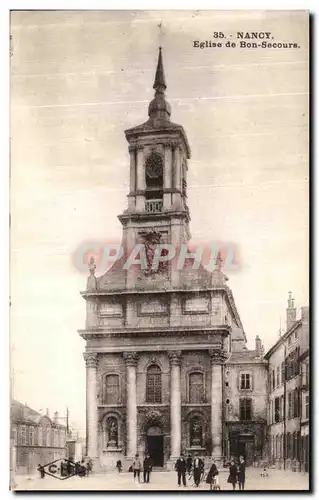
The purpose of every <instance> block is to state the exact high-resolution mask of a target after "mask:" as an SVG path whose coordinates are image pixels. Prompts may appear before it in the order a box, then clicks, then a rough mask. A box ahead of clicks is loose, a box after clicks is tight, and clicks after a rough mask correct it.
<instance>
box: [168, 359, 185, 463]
mask: <svg viewBox="0 0 319 500" xmlns="http://www.w3.org/2000/svg"><path fill="white" fill-rule="evenodd" d="M181 354H182V353H181V351H171V352H169V353H168V357H169V361H170V365H171V456H170V460H172V461H175V460H177V458H178V457H179V456H180V454H181V368H180V366H181Z"/></svg>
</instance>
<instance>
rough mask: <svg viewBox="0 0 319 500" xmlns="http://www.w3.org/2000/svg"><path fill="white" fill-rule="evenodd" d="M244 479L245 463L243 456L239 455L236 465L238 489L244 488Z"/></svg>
mask: <svg viewBox="0 0 319 500" xmlns="http://www.w3.org/2000/svg"><path fill="white" fill-rule="evenodd" d="M245 480H246V464H245V460H244V457H240V458H239V466H238V487H239V489H240V490H244V489H245Z"/></svg>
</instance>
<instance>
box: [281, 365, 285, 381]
mask: <svg viewBox="0 0 319 500" xmlns="http://www.w3.org/2000/svg"><path fill="white" fill-rule="evenodd" d="M284 381H285V362H284V361H283V362H282V363H281V383H282V384H283V383H284Z"/></svg>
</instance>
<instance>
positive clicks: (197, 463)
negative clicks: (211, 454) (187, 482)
mask: <svg viewBox="0 0 319 500" xmlns="http://www.w3.org/2000/svg"><path fill="white" fill-rule="evenodd" d="M202 471H203V461H202V460H201V459H200V458H199V456H198V454H196V456H195V458H194V469H193V474H194V483H195V486H196V487H197V488H198V486H199V483H200V478H201V475H202Z"/></svg>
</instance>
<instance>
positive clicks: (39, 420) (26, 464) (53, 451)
mask: <svg viewBox="0 0 319 500" xmlns="http://www.w3.org/2000/svg"><path fill="white" fill-rule="evenodd" d="M10 420H11V441H10V443H11V457H10V459H11V470H12V471H13V472H14V473H15V474H34V473H35V472H36V470H37V467H38V465H39V464H42V465H44V464H47V463H50V462H53V460H57V459H58V458H65V457H66V456H67V446H66V438H67V432H66V426H65V425H62V424H61V423H59V417H58V414H57V413H55V416H54V418H53V419H51V418H50V417H49V415H48V414H47V415H41V414H40V413H39V412H37V411H35V410H33V409H32V408H30V407H29V406H27V405H24V404H22V403H20V402H19V401H15V400H13V401H12V402H11V415H10Z"/></svg>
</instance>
